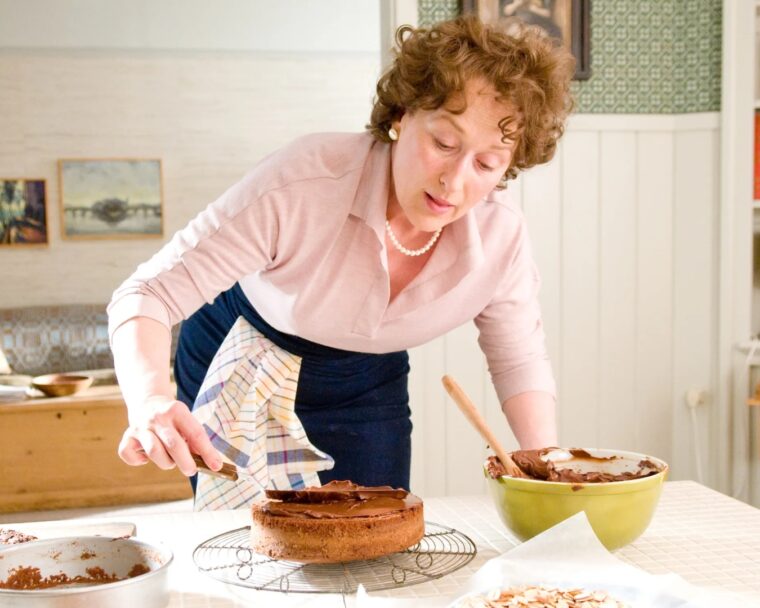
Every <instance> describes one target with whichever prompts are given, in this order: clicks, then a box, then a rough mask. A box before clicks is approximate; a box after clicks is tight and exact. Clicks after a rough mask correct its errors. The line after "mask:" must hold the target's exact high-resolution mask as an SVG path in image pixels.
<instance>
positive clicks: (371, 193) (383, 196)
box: [350, 134, 391, 243]
mask: <svg viewBox="0 0 760 608" xmlns="http://www.w3.org/2000/svg"><path fill="white" fill-rule="evenodd" d="M367 137H372V136H371V135H369V134H368V135H367ZM390 184H391V145H390V144H387V143H383V142H379V141H377V140H375V141H373V142H372V145H371V146H370V148H369V154H367V160H366V162H365V163H364V168H363V169H362V175H361V178H360V180H359V187H358V188H357V189H356V196H355V198H354V202H353V204H352V206H351V212H350V213H351V215H353V216H355V217H357V218H359V219H361V220H362V221H364V223H366V224H367V225H368V226H369V227H370V228H372V229H373V230H374V231H375V233H376V234H377V238H378V239H379V240H380V242H381V243H383V242H384V241H385V212H386V209H387V207H388V195H389V193H390Z"/></svg>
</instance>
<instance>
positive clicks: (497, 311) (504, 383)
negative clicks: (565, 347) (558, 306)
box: [475, 214, 556, 405]
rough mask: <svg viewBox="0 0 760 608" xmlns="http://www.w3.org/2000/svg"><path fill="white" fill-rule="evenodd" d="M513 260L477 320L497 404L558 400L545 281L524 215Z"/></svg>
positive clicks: (511, 258)
mask: <svg viewBox="0 0 760 608" xmlns="http://www.w3.org/2000/svg"><path fill="white" fill-rule="evenodd" d="M515 217H518V218H519V225H518V229H517V231H516V234H515V236H514V246H513V247H510V250H511V251H512V255H511V257H510V258H509V259H507V260H506V262H505V264H504V267H503V270H502V277H501V281H500V282H499V285H498V287H497V289H496V291H495V293H494V296H493V298H492V299H491V301H490V302H489V303H488V306H486V308H485V309H484V310H483V311H482V312H481V313H480V314H479V315H478V316H477V317H476V318H475V324H476V326H477V327H478V330H479V331H480V335H479V338H478V342H479V344H480V348H481V349H482V350H483V353H484V354H485V356H486V360H487V362H488V369H489V372H490V374H491V379H492V381H493V384H494V387H495V389H496V393H497V395H498V397H499V403H501V404H502V405H503V404H504V402H505V401H506V400H507V399H509V398H510V397H513V396H515V395H518V394H520V393H524V392H527V391H543V392H547V393H550V394H551V395H552V396H556V387H555V382H554V376H553V374H552V368H551V363H550V361H549V356H548V354H547V352H546V340H545V334H544V329H543V323H542V320H541V307H540V305H539V301H538V292H539V288H540V285H541V280H540V277H539V274H538V270H537V268H536V264H535V262H534V260H533V256H532V253H531V246H530V239H529V237H528V231H527V227H526V224H525V219H524V217H523V216H522V214H517V215H516V216H515Z"/></svg>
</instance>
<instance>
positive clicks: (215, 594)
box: [0, 481, 760, 608]
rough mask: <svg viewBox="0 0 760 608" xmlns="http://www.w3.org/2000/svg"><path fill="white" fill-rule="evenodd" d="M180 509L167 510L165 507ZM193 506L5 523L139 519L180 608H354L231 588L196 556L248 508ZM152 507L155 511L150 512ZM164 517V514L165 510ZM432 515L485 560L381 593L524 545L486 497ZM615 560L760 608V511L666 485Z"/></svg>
mask: <svg viewBox="0 0 760 608" xmlns="http://www.w3.org/2000/svg"><path fill="white" fill-rule="evenodd" d="M166 508H170V509H173V510H172V511H171V512H160V511H161V510H163V509H166ZM190 509H191V506H190V502H189V501H182V502H180V503H171V504H169V505H157V506H155V507H150V508H147V509H146V508H145V507H139V506H138V507H131V508H121V509H118V510H110V511H108V512H105V510H104V509H88V510H78V511H68V512H63V511H59V512H52V511H51V512H47V513H45V512H36V513H33V514H32V513H27V514H13V515H2V514H0V525H6V526H7V525H10V524H13V523H18V522H24V521H26V522H27V523H26V524H25V525H24V526H23V528H24V529H25V530H27V531H33V529H34V525H35V524H33V523H29V522H30V520H32V519H33V520H37V521H40V520H41V519H42V518H45V519H59V518H61V517H67V518H70V519H76V520H79V521H80V523H84V522H85V521H86V522H91V521H101V522H103V521H130V522H133V523H135V524H136V526H137V536H138V537H139V538H142V539H143V540H146V541H148V542H154V543H163V544H165V545H167V546H169V547H170V548H171V549H172V550H173V551H174V555H175V561H174V563H173V564H172V566H171V568H170V570H169V584H170V588H171V602H170V604H169V606H170V607H171V608H201V607H203V608H217V607H238V606H251V605H256V606H277V607H278V608H280V607H282V608H286V607H290V606H298V607H301V606H303V607H307V606H308V607H312V606H314V607H322V606H324V607H335V608H340V607H342V606H352V605H353V604H354V597H353V596H349V597H346V598H343V597H341V596H340V595H330V594H326V595H325V594H295V593H290V594H281V593H275V592H263V591H254V590H250V589H243V588H239V587H237V586H233V585H225V584H223V583H220V582H218V581H216V580H213V579H211V578H210V577H208V576H206V575H205V574H202V573H200V572H199V571H198V569H197V568H196V566H195V564H194V563H193V560H192V552H193V550H194V549H195V547H196V546H197V545H198V544H200V543H201V542H203V541H205V540H207V539H208V538H210V537H212V536H215V535H217V534H220V533H223V532H226V531H228V530H232V529H234V528H239V527H241V526H245V525H247V523H248V517H249V516H248V513H247V512H246V511H237V512H235V511H215V512H201V513H194V512H192V511H191V510H190ZM151 511H152V512H151ZM157 511H159V512H157ZM425 519H426V520H428V521H433V522H436V523H439V524H442V525H445V526H450V527H453V528H456V529H457V530H459V531H461V532H463V533H464V534H466V535H467V536H469V537H470V538H471V539H472V540H473V541H474V543H475V544H476V546H477V548H478V554H477V556H476V557H475V558H474V559H473V560H472V561H471V562H470V563H469V564H468V565H466V566H464V567H463V568H461V569H460V570H458V571H456V572H454V573H452V574H449V575H447V576H445V577H443V578H441V579H438V580H434V581H431V582H428V583H423V584H420V585H415V586H411V587H405V588H401V589H396V590H393V591H388V592H380V593H378V594H374V595H376V596H378V595H379V596H392V597H401V598H410V599H412V598H417V599H418V603H419V605H420V606H424V605H425V599H424V598H426V597H427V598H431V597H440V596H441V595H453V594H455V593H456V592H458V591H459V590H460V589H461V588H462V587H463V585H464V583H465V581H466V580H467V579H468V578H469V577H470V576H471V575H472V574H473V573H474V572H475V571H476V570H478V569H479V568H480V567H481V566H482V565H483V564H484V563H485V562H486V561H488V560H489V559H491V558H492V557H495V556H497V555H499V554H501V553H503V552H505V551H507V550H508V549H510V548H512V547H514V546H516V545H517V544H518V541H517V540H516V539H515V538H514V537H513V536H512V535H511V534H510V533H509V532H508V531H507V530H506V529H505V528H504V526H503V525H502V524H501V521H500V520H499V518H498V516H497V514H496V511H495V510H494V507H493V506H492V504H491V500H490V498H489V497H487V496H466V497H445V498H427V499H425ZM615 555H616V556H617V557H619V558H620V559H622V560H623V561H626V562H628V563H630V564H632V565H634V566H638V567H639V568H641V569H643V570H645V571H647V572H650V573H652V574H664V573H675V574H678V575H680V576H681V577H683V578H684V579H685V580H687V581H688V582H690V583H692V584H694V585H699V586H704V587H709V588H713V589H720V590H724V591H733V592H736V593H740V594H742V595H743V597H746V602H742V606H750V605H755V603H757V605H758V606H760V510H758V509H755V508H754V507H751V506H749V505H746V504H744V503H741V502H739V501H736V500H733V499H731V498H729V497H727V496H724V495H723V494H720V493H718V492H715V491H713V490H710V489H708V488H705V487H704V486H701V485H699V484H697V483H694V482H691V481H677V482H668V483H666V484H665V487H664V490H663V494H662V498H661V500H660V504H659V506H658V508H657V511H656V512H655V516H654V519H653V520H652V523H651V525H650V526H649V528H648V529H647V531H646V532H645V533H644V534H643V535H642V536H641V537H640V538H639V539H638V540H636V541H635V542H634V543H632V544H631V545H629V546H627V547H624V548H623V549H620V550H618V551H617V552H615Z"/></svg>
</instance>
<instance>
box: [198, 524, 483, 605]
mask: <svg viewBox="0 0 760 608" xmlns="http://www.w3.org/2000/svg"><path fill="white" fill-rule="evenodd" d="M250 532H251V528H250V526H246V527H244V528H238V529H236V530H230V531H229V532H225V533H223V534H220V535H218V536H215V537H213V538H210V539H208V540H206V541H204V542H202V543H201V544H200V545H198V546H197V547H196V548H195V551H193V561H194V562H195V565H196V566H198V569H199V570H200V571H201V572H205V573H206V574H208V575H209V576H211V577H213V578H215V579H217V580H219V581H221V582H223V583H229V584H232V585H240V586H243V587H249V588H251V589H259V590H266V591H282V592H290V593H344V594H345V593H353V592H354V591H356V589H357V588H358V587H359V585H360V584H362V585H364V587H365V589H367V591H380V590H382V589H396V588H399V587H408V586H409V585H417V584H419V583H424V582H427V581H431V580H434V579H437V578H441V577H442V576H445V575H447V574H450V573H452V572H454V571H455V570H458V569H459V568H461V567H462V566H465V565H467V564H468V563H469V562H470V561H471V560H472V559H473V558H474V557H475V554H476V553H477V549H476V548H475V544H474V543H473V542H472V540H470V538H469V537H467V536H466V535H464V534H462V533H461V532H459V531H458V530H454V529H453V528H447V527H446V526H441V525H439V524H434V523H431V522H425V536H423V537H422V539H421V540H420V542H419V543H417V544H416V545H414V546H413V547H410V548H409V549H406V550H405V551H401V552H399V553H392V554H390V555H386V556H384V557H379V558H376V559H372V560H366V561H355V562H343V563H338V564H302V563H300V562H287V561H280V560H275V559H271V558H269V557H266V556H264V555H259V554H257V553H253V552H252V551H251V549H250V542H249V537H250Z"/></svg>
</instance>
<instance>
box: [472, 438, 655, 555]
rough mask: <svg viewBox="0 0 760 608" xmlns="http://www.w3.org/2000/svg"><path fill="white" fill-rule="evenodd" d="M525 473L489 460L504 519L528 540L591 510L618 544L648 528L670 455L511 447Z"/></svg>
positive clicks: (603, 533) (605, 539)
mask: <svg viewBox="0 0 760 608" xmlns="http://www.w3.org/2000/svg"><path fill="white" fill-rule="evenodd" d="M511 456H512V460H514V462H515V464H516V465H517V466H518V467H519V468H520V470H521V471H522V472H523V473H524V475H525V476H524V477H511V476H508V475H506V471H505V469H504V467H503V466H502V464H501V462H500V461H499V459H498V458H497V457H496V456H491V457H489V458H488V460H486V462H485V465H484V469H485V474H486V479H487V480H488V489H489V492H490V494H491V497H492V498H493V501H494V504H495V505H496V510H497V511H498V513H499V516H500V517H501V520H502V522H503V523H504V525H505V526H506V527H507V528H508V529H509V530H511V531H512V533H513V534H514V535H515V536H517V537H518V538H519V539H520V540H527V539H529V538H531V537H533V536H535V535H536V534H539V533H540V532H543V531H544V530H547V529H548V528H551V527H552V526H554V525H555V524H558V523H559V522H561V521H563V520H565V519H567V518H568V517H571V516H572V515H575V514H576V513H578V512H580V511H585V512H586V516H587V517H588V519H589V522H590V523H591V526H592V527H593V528H594V532H596V535H597V536H598V537H599V540H600V541H602V543H603V544H604V545H605V546H606V547H607V548H608V549H617V548H619V547H622V546H624V545H627V544H628V543H630V542H632V541H633V540H635V539H636V538H638V537H639V536H640V535H641V534H642V533H643V532H644V530H646V528H647V526H648V525H649V522H650V521H651V519H652V515H653V514H654V510H655V508H656V507H657V503H658V501H659V499H660V493H661V492H662V484H663V482H664V481H665V476H666V475H667V472H668V465H667V463H665V462H664V461H662V460H660V459H658V458H654V457H652V456H646V455H644V454H639V453H636V452H625V451H621V450H601V449H588V448H583V449H582V448H570V449H564V448H544V449H542V450H519V451H516V452H512V453H511Z"/></svg>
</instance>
